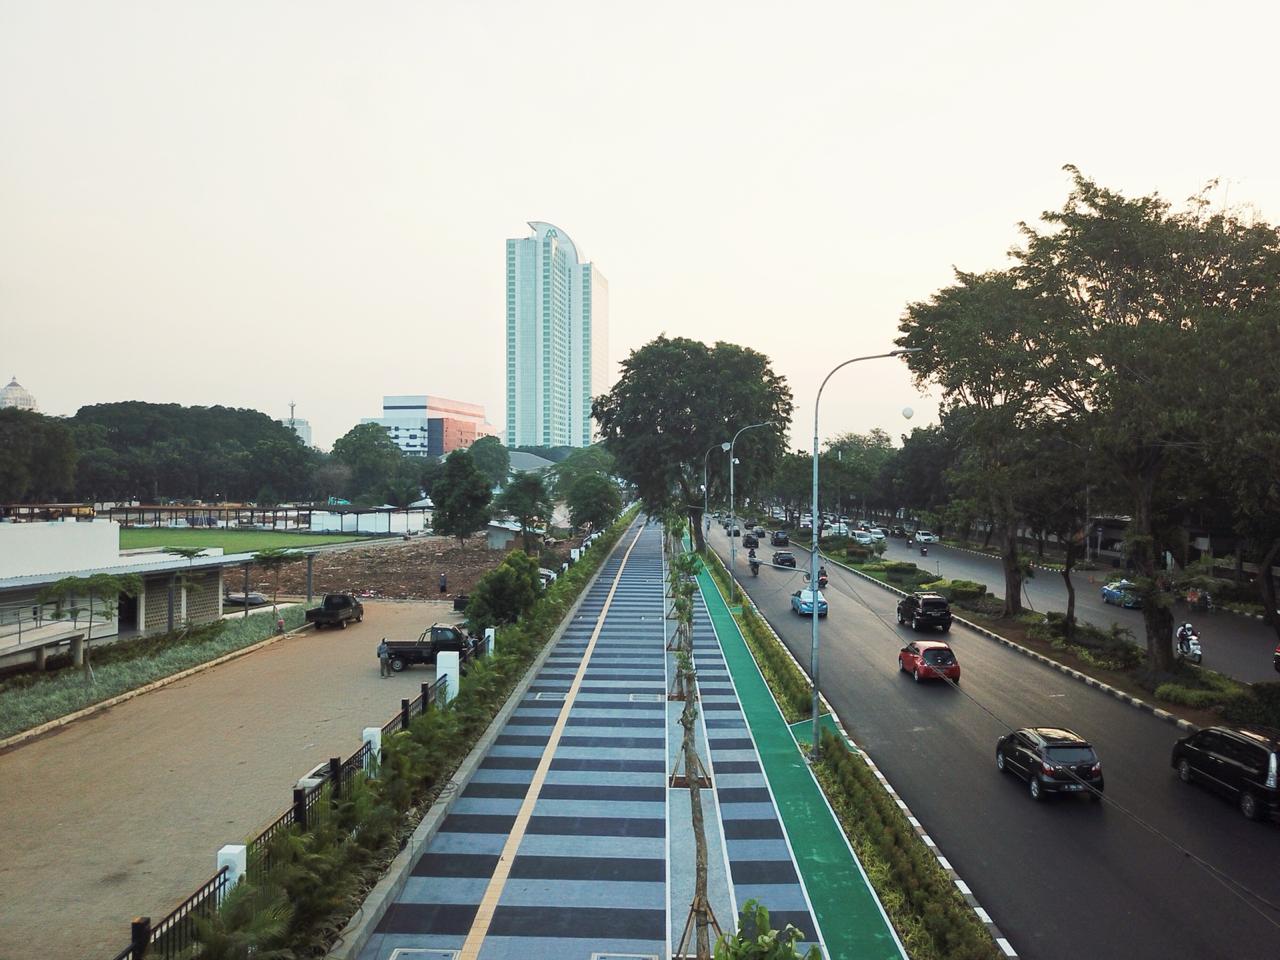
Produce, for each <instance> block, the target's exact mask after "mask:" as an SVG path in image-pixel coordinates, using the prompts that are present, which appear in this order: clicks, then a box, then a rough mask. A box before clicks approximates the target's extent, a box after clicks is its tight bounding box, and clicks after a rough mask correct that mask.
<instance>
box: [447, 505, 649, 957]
mask: <svg viewBox="0 0 1280 960" xmlns="http://www.w3.org/2000/svg"><path fill="white" fill-rule="evenodd" d="M644 529H645V528H644V527H641V528H640V530H639V531H638V532H637V533H636V536H635V539H634V540H632V541H631V545H630V546H629V547H627V552H626V553H625V554H623V556H622V563H621V564H620V565H619V567H618V572H617V574H616V575H615V576H614V578H613V583H612V584H611V585H610V587H609V594H608V596H606V597H605V599H604V606H603V607H602V608H601V609H600V616H599V618H598V619H597V620H596V628H595V629H594V630H592V631H591V639H590V640H588V641H587V649H586V650H585V651H584V652H583V654H582V663H581V664H579V665H578V672H577V673H576V674H574V677H573V683H572V684H571V685H570V687H569V692H568V693H566V694H565V697H564V706H563V707H561V708H560V713H559V715H558V716H557V717H556V725H555V727H554V728H553V729H552V731H551V737H550V739H548V740H547V745H546V746H545V747H544V748H543V750H542V759H540V760H539V761H538V767H537V769H536V770H534V771H533V780H532V781H531V782H530V783H529V790H528V792H527V793H526V794H525V795H524V802H523V803H521V804H520V812H519V813H517V814H516V822H515V823H514V824H512V826H511V833H510V835H509V836H508V837H507V842H506V843H505V844H503V846H502V854H501V855H500V856H499V857H498V865H497V866H496V867H495V868H494V871H493V877H492V878H490V880H489V885H488V886H487V887H485V891H484V896H483V897H481V898H480V907H479V909H478V910H476V915H475V918H474V919H473V920H472V921H471V930H470V932H469V933H468V934H467V939H466V942H465V943H463V945H462V950H461V951H460V952H459V953H458V960H477V958H478V957H479V956H480V947H481V946H483V945H484V938H485V937H486V936H488V933H489V926H490V924H492V923H493V912H494V911H495V910H496V909H497V908H498V900H499V899H500V898H501V897H502V890H503V888H504V887H505V886H506V884H507V877H508V876H510V874H511V864H512V862H513V861H514V860H515V856H516V851H517V850H518V849H519V848H520V842H521V841H522V840H523V839H524V833H525V830H527V829H528V827H529V818H530V817H532V816H533V808H534V807H535V806H536V805H537V803H538V794H539V792H541V790H542V782H543V781H544V780H545V779H546V776H547V771H548V770H550V769H551V758H552V756H554V754H555V752H556V747H557V746H559V745H560V737H561V735H562V734H563V733H564V728H565V726H566V725H567V724H568V720H569V711H570V710H571V709H573V701H574V698H575V697H577V695H578V688H579V687H581V686H582V678H583V676H584V675H585V674H586V672H587V664H588V663H590V662H591V654H592V652H593V651H594V650H595V648H596V640H598V639H599V638H600V631H601V630H603V629H604V620H605V617H606V616H607V615H608V613H609V606H610V605H611V604H612V603H613V595H614V593H615V592H616V591H617V589H618V584H619V583H620V582H621V581H622V571H624V570H625V569H626V568H627V561H628V560H629V559H631V551H632V550H634V549H635V548H636V544H637V543H639V542H640V537H641V535H642V534H643V533H644Z"/></svg>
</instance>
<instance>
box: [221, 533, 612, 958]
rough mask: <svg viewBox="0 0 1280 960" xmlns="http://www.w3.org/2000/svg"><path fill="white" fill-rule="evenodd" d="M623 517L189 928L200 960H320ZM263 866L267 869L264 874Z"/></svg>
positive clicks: (550, 630) (603, 553) (547, 635)
mask: <svg viewBox="0 0 1280 960" xmlns="http://www.w3.org/2000/svg"><path fill="white" fill-rule="evenodd" d="M635 513H636V509H634V508H633V509H632V510H630V511H628V513H627V514H625V515H624V516H623V517H622V518H621V519H619V520H618V521H617V522H616V523H615V524H614V525H613V527H612V528H610V530H609V531H608V532H607V533H606V534H605V536H604V537H602V538H601V539H600V540H599V541H598V542H597V543H596V544H595V545H594V546H593V547H592V548H591V549H590V550H589V551H588V552H587V554H586V555H585V556H584V557H583V559H582V560H580V561H579V562H578V563H576V564H574V565H573V566H572V567H570V568H569V570H568V571H567V572H566V573H565V574H564V575H563V576H561V577H559V578H558V579H557V580H556V581H555V583H553V584H552V585H551V587H550V589H548V590H547V592H546V593H545V594H544V595H543V596H542V597H541V598H540V599H539V600H538V602H537V604H536V605H535V606H534V608H533V610H531V611H530V612H529V613H528V614H527V615H526V616H524V617H523V618H521V620H520V622H519V623H517V624H515V625H514V626H510V627H504V628H502V629H501V630H499V633H498V641H497V646H496V653H495V654H494V655H492V656H490V657H487V658H485V659H482V660H477V661H473V662H472V663H471V664H470V665H469V668H468V670H467V673H466V676H464V677H463V679H462V684H461V687H460V689H459V692H458V696H457V697H456V698H455V699H454V700H453V702H452V703H451V704H449V706H448V707H447V708H443V709H436V708H434V707H432V708H429V709H428V710H426V711H425V712H424V713H422V714H421V715H420V716H418V717H415V718H414V720H413V721H412V722H411V723H410V726H409V729H408V730H407V731H402V732H397V733H394V734H392V735H390V736H388V737H386V738H384V739H383V743H382V747H383V749H382V758H381V763H380V764H379V765H378V767H377V769H376V772H375V776H373V777H372V778H369V779H365V778H363V777H358V778H357V779H356V780H355V782H354V787H353V789H351V790H350V791H349V792H348V795H347V796H344V797H343V798H342V799H341V801H340V802H338V803H336V804H335V803H331V802H330V800H329V797H328V795H327V794H326V793H322V795H321V797H320V800H319V801H318V802H317V803H316V805H315V806H314V807H313V808H312V809H313V811H314V814H313V816H314V818H315V820H316V821H317V822H315V823H313V824H311V825H310V829H308V830H306V831H302V830H300V829H298V828H297V827H294V828H291V829H289V830H287V831H284V832H283V833H281V834H280V835H279V836H278V837H277V838H276V839H275V840H274V841H273V842H272V844H271V845H270V848H269V849H268V850H266V851H264V852H263V854H259V857H256V858H255V859H254V861H253V862H251V863H250V869H249V874H248V876H249V877H250V878H252V879H246V880H243V881H241V882H240V883H239V884H238V885H237V886H236V888H235V890H234V891H233V892H232V893H231V895H230V896H229V897H228V898H227V899H226V901H225V902H224V904H223V907H222V908H221V909H220V910H219V912H218V913H217V914H216V915H215V916H214V917H213V918H212V919H211V920H209V921H200V922H199V923H198V939H199V941H200V943H201V944H202V948H201V950H200V953H199V955H200V957H201V960H243V958H244V957H245V956H248V955H256V956H280V957H284V956H288V957H293V958H306V957H321V956H323V955H324V954H325V952H326V951H327V949H328V947H329V945H330V944H332V942H333V940H334V939H335V937H336V936H337V934H338V933H339V932H340V931H341V929H342V928H343V927H344V926H345V925H346V922H347V920H348V919H349V918H350V917H351V916H352V915H353V914H354V912H355V911H356V909H357V908H358V907H359V905H360V902H361V901H362V900H363V898H364V895H365V894H366V893H367V892H368V891H369V889H371V888H372V887H373V885H374V884H375V883H376V882H377V881H378V879H379V878H380V877H381V875H382V874H383V873H385V872H386V869H387V866H388V865H389V864H390V862H391V860H392V859H393V858H394V857H395V855H396V854H397V853H398V852H399V850H400V849H402V847H403V845H404V842H405V840H406V839H407V838H408V836H409V834H411V833H412V832H413V830H414V829H415V827H416V826H417V824H418V822H419V821H420V820H421V818H422V816H423V815H424V814H425V812H426V811H427V809H428V808H429V807H430V806H431V804H432V803H433V802H434V801H435V799H436V798H437V797H438V796H439V794H440V793H441V792H442V790H444V789H445V788H446V787H447V786H448V784H449V780H450V777H452V776H453V774H454V772H455V771H456V770H457V769H458V766H459V765H460V764H461V763H462V761H463V759H464V758H465V757H466V756H467V754H468V753H470V751H471V749H472V748H473V747H474V745H475V743H476V741H477V740H478V739H479V738H480V736H481V735H482V734H483V733H484V732H485V730H486V729H487V728H488V726H489V724H490V723H491V722H492V720H493V718H494V716H495V715H496V714H497V713H498V711H499V710H500V709H501V708H502V706H503V704H504V703H506V701H507V699H508V698H509V697H510V694H511V691H512V690H513V689H514V688H515V686H516V685H517V684H518V683H519V682H520V680H521V678H523V677H524V676H525V675H526V674H527V672H528V670H529V667H530V665H531V664H532V663H533V661H534V660H535V659H536V658H537V656H538V654H539V652H540V651H541V650H542V649H543V648H544V647H545V646H546V644H547V642H548V641H549V640H550V639H551V637H552V635H553V634H554V633H555V630H556V628H557V627H558V626H559V624H560V622H561V621H562V620H563V619H564V616H565V614H566V613H568V612H569V609H570V608H571V607H572V605H573V603H574V601H575V600H576V599H577V597H578V595H579V594H580V593H581V592H582V590H583V588H584V587H585V586H586V583H587V581H588V580H589V579H590V577H591V576H592V574H594V573H595V571H596V570H597V569H598V568H599V567H600V565H601V563H603V561H604V559H605V557H607V556H608V553H609V550H610V548H611V547H612V546H613V545H614V544H615V543H616V542H617V540H618V538H619V537H620V536H621V535H622V533H623V532H624V531H625V529H626V527H627V525H628V524H629V523H630V522H631V519H632V518H633V517H634V516H635ZM267 865H269V868H268V866H267Z"/></svg>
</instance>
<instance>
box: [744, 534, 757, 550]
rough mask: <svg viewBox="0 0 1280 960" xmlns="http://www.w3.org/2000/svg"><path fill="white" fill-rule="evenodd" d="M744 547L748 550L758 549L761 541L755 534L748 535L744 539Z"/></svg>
mask: <svg viewBox="0 0 1280 960" xmlns="http://www.w3.org/2000/svg"><path fill="white" fill-rule="evenodd" d="M742 545H743V546H744V547H746V548H747V549H748V550H754V549H755V548H756V547H758V546H760V540H759V538H757V537H756V535H755V534H754V533H748V534H747V535H746V536H745V537H743V538H742Z"/></svg>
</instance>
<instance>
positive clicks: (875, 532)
mask: <svg viewBox="0 0 1280 960" xmlns="http://www.w3.org/2000/svg"><path fill="white" fill-rule="evenodd" d="M867 533H869V534H871V539H872V540H874V541H876V542H877V543H879V542H881V541H883V540H884V531H883V530H881V529H880V528H879V527H872V528H871V529H870V530H868V531H867Z"/></svg>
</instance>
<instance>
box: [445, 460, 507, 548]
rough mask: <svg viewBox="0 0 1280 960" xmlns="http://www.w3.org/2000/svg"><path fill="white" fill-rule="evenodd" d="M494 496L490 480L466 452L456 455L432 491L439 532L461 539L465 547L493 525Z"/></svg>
mask: <svg viewBox="0 0 1280 960" xmlns="http://www.w3.org/2000/svg"><path fill="white" fill-rule="evenodd" d="M492 496H493V494H492V491H491V489H490V485H489V480H488V478H487V477H485V475H484V474H482V473H481V472H480V471H479V470H478V469H476V465H475V461H473V460H472V459H471V455H470V454H469V453H468V452H467V451H466V450H455V451H453V453H451V454H449V456H447V457H446V458H445V461H444V471H443V472H442V473H441V474H440V478H439V479H438V480H436V483H435V487H434V489H433V490H432V495H431V500H432V502H433V503H434V504H435V514H434V518H433V521H432V523H433V525H434V527H435V532H436V533H443V534H445V535H447V536H454V537H457V538H458V544H459V545H461V544H463V543H465V542H466V539H467V537H469V536H471V534H473V533H475V532H476V531H477V530H482V529H484V526H485V524H486V523H488V522H489V501H490V499H491V498H492Z"/></svg>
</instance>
